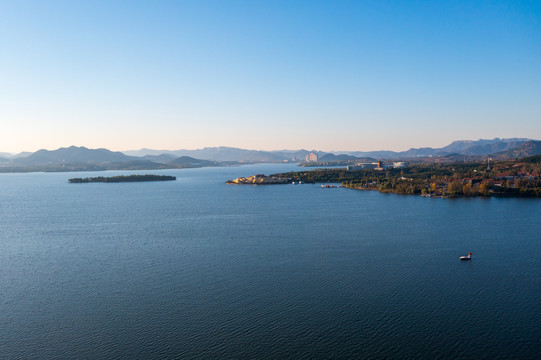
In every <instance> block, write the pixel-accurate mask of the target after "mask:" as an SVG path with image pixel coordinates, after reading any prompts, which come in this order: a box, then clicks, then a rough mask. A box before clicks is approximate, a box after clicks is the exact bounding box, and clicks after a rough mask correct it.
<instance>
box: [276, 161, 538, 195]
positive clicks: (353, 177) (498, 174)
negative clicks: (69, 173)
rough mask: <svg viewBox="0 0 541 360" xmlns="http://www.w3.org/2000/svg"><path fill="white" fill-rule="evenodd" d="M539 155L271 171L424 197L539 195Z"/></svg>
mask: <svg viewBox="0 0 541 360" xmlns="http://www.w3.org/2000/svg"><path fill="white" fill-rule="evenodd" d="M540 174H541V155H537V156H530V157H526V158H522V159H516V160H508V161H497V162H494V163H487V162H471V163H450V164H441V163H433V164H430V163H428V164H427V163H421V164H409V165H408V166H406V167H403V168H390V167H389V168H380V169H363V170H347V169H345V168H341V169H336V168H335V169H318V170H311V171H299V172H288V173H281V174H273V175H271V177H273V178H276V179H288V180H289V181H290V182H303V183H341V184H342V186H343V187H347V188H351V189H359V190H377V191H380V192H386V193H396V194H412V195H422V196H426V197H458V196H513V197H541V175H540Z"/></svg>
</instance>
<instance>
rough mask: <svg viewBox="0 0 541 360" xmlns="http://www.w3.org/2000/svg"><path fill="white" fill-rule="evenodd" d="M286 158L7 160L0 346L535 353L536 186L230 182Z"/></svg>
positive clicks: (88, 354) (58, 351)
mask: <svg viewBox="0 0 541 360" xmlns="http://www.w3.org/2000/svg"><path fill="white" fill-rule="evenodd" d="M292 169H293V170H295V169H297V168H295V167H294V166H293V165H251V166H244V167H229V168H204V169H185V170H164V171H152V172H151V173H156V174H167V175H175V176H177V181H171V182H155V183H153V182H148V183H123V184H100V183H96V184H68V182H67V180H68V178H71V177H81V176H99V175H102V176H113V175H118V174H131V173H148V171H147V172H120V171H111V172H104V173H47V174H44V173H33V174H1V175H0V358H2V359H19V358H20V359H32V358H35V359H45V358H62V359H74V358H87V359H91V358H92V359H95V358H125V359H133V358H142V359H148V358H182V359H189V358H194V359H195V358H197V359H201V358H205V359H218V358H219V359H277V358H292V359H303V358H305V359H312V358H325V359H330V358H346V359H352V358H385V359H389V358H400V359H408V358H409V359H419V358H424V359H438V358H439V359H458V358H464V359H466V358H470V359H509V358H513V359H534V358H540V356H541V260H540V255H541V200H539V199H498V198H489V199H483V198H475V199H427V198H421V197H418V196H401V195H392V194H380V193H378V192H371V191H355V190H348V189H341V188H340V189H321V187H320V186H319V185H310V184H303V185H295V186H293V185H276V186H259V187H258V186H231V185H225V181H226V180H228V179H233V178H236V177H239V176H248V175H253V174H256V173H266V174H269V173H274V172H279V171H287V170H292ZM469 251H471V252H472V253H473V254H474V259H473V260H472V261H471V262H461V261H459V256H461V255H464V254H466V253H467V252H469Z"/></svg>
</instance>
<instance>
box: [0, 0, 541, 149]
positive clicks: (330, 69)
mask: <svg viewBox="0 0 541 360" xmlns="http://www.w3.org/2000/svg"><path fill="white" fill-rule="evenodd" d="M0 120H1V128H0V151H6V152H18V151H23V150H25V151H35V150H38V149H41V148H46V149H51V150H52V149H56V148H59V147H62V146H69V145H77V146H86V147H90V148H97V147H106V148H109V149H111V150H128V149H139V148H142V147H148V148H154V149H181V148H187V149H192V148H201V147H204V146H222V145H223V146H234V147H243V148H250V149H263V150H270V149H284V148H287V149H299V148H306V149H319V150H326V151H331V150H379V149H389V150H406V149H408V148H410V147H421V146H432V147H439V146H444V145H447V144H448V143H449V142H451V141H453V140H458V139H479V138H493V137H529V138H535V139H541V1H539V0H534V1H497V0H491V1H481V0H473V1H444V2H440V1H413V0H412V1H383V0H375V1H361V0H356V1H314V0H310V1H259V0H257V1H253V0H251V1H226V0H221V1H204V0H197V1H186V0H184V1H163V0H160V1H150V0H149V1H133V0H129V1H111V0H107V1H96V0H92V1H73V0H66V1H47V0H40V1H26V0H12V1H7V0H0Z"/></svg>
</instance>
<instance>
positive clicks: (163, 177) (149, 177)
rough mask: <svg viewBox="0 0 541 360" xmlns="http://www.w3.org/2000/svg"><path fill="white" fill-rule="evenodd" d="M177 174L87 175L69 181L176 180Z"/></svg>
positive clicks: (73, 182)
mask: <svg viewBox="0 0 541 360" xmlns="http://www.w3.org/2000/svg"><path fill="white" fill-rule="evenodd" d="M176 179H177V178H176V176H168V175H127V176H125V175H120V176H111V177H103V176H98V177H86V178H72V179H69V180H68V182H69V183H72V184H84V183H95V182H102V183H120V182H142V181H172V180H176Z"/></svg>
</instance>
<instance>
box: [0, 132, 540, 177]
mask: <svg viewBox="0 0 541 360" xmlns="http://www.w3.org/2000/svg"><path fill="white" fill-rule="evenodd" d="M127 153H129V154H141V155H142V156H133V155H127V154H125V153H122V152H118V151H110V150H107V149H88V148H86V147H77V146H70V147H67V148H60V149H57V150H38V151H36V152H35V153H32V154H30V155H28V156H25V157H12V158H0V171H3V172H10V171H75V170H78V171H83V170H112V169H125V170H129V169H164V168H186V167H203V166H220V165H227V164H243V163H250V162H284V161H295V162H304V160H305V156H306V154H308V153H309V151H307V150H280V151H260V150H246V149H237V148H230V147H213V148H204V149H198V150H177V151H165V152H164V153H161V152H160V151H158V150H149V149H142V150H138V151H129V152H127ZM316 153H317V154H318V156H319V159H318V160H319V161H322V162H333V161H351V160H353V161H355V160H358V161H368V162H370V161H375V160H390V159H393V160H399V159H404V160H413V159H419V161H422V159H426V160H428V159H430V158H434V159H435V158H438V159H442V160H445V161H447V162H449V161H479V160H482V159H486V158H487V157H489V156H490V157H492V158H493V159H494V160H498V159H511V158H520V157H526V156H532V155H540V154H541V141H537V140H528V139H522V138H521V139H517V138H514V139H498V138H496V139H492V140H477V141H470V140H467V141H454V142H452V143H451V144H449V145H447V146H445V147H442V148H436V149H434V148H419V149H409V150H407V151H403V152H392V151H376V152H361V151H358V152H352V153H351V152H350V153H347V152H343V153H340V152H333V153H331V152H321V151H316ZM179 154H184V155H179ZM186 154H189V155H186ZM195 154H198V155H199V156H195ZM426 160H425V161H426Z"/></svg>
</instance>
